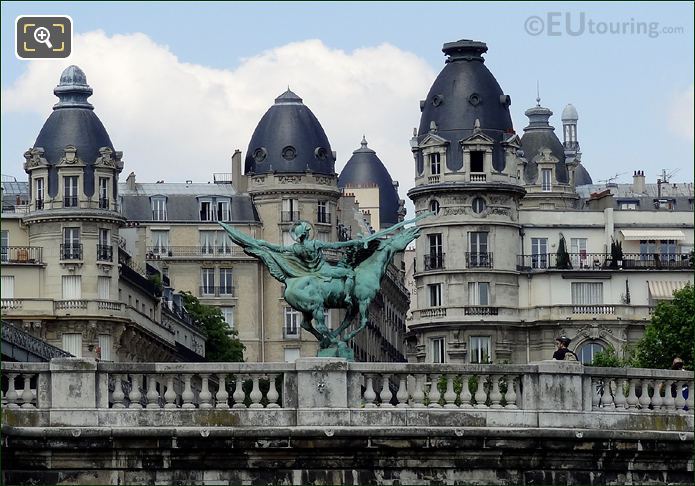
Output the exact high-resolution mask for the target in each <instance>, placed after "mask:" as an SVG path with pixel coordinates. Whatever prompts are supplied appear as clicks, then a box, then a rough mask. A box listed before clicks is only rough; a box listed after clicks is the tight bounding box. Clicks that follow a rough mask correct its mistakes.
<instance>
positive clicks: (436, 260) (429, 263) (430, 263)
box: [424, 253, 444, 270]
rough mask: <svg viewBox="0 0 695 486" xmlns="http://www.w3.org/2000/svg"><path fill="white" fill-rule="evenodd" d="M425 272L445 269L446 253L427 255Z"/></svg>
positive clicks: (425, 257)
mask: <svg viewBox="0 0 695 486" xmlns="http://www.w3.org/2000/svg"><path fill="white" fill-rule="evenodd" d="M424 260H425V270H437V269H440V268H444V253H437V254H433V255H425V256H424Z"/></svg>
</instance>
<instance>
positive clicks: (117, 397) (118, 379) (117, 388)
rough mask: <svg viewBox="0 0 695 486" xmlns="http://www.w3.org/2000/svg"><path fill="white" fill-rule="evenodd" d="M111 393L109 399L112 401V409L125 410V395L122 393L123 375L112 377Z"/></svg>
mask: <svg viewBox="0 0 695 486" xmlns="http://www.w3.org/2000/svg"><path fill="white" fill-rule="evenodd" d="M113 380H114V382H115V383H114V384H113V393H112V394H111V399H112V400H113V407H112V408H125V403H124V401H125V393H123V375H121V374H116V375H113Z"/></svg>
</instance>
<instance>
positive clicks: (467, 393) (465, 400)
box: [461, 375, 473, 408]
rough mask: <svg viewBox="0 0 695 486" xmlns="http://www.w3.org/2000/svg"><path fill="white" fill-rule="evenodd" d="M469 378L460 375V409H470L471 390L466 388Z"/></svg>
mask: <svg viewBox="0 0 695 486" xmlns="http://www.w3.org/2000/svg"><path fill="white" fill-rule="evenodd" d="M469 379H470V376H468V375H461V408H472V407H473V405H471V398H472V396H471V389H470V388H469V387H468V380H469Z"/></svg>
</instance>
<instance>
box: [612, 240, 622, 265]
mask: <svg viewBox="0 0 695 486" xmlns="http://www.w3.org/2000/svg"><path fill="white" fill-rule="evenodd" d="M611 268H623V243H622V242H621V241H615V240H614V239H613V238H611Z"/></svg>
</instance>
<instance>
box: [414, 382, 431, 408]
mask: <svg viewBox="0 0 695 486" xmlns="http://www.w3.org/2000/svg"><path fill="white" fill-rule="evenodd" d="M414 378H415V391H413V394H412V398H413V407H417V408H422V407H424V406H425V391H424V386H423V385H424V383H423V382H424V381H425V379H426V378H427V377H426V375H414Z"/></svg>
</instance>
